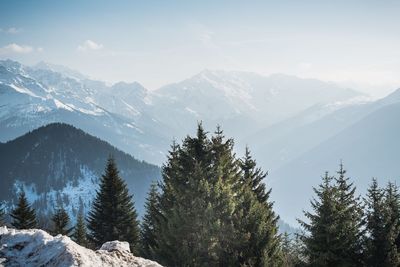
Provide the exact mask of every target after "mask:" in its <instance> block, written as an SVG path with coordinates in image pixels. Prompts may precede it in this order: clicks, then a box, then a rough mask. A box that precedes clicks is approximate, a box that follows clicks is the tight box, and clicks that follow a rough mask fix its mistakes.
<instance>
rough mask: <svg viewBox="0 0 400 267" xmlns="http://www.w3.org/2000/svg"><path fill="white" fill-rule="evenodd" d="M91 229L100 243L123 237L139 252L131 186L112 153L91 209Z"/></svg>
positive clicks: (96, 243) (96, 241)
mask: <svg viewBox="0 0 400 267" xmlns="http://www.w3.org/2000/svg"><path fill="white" fill-rule="evenodd" d="M88 229H89V231H90V233H89V238H90V241H91V242H92V243H93V244H94V246H96V247H100V246H101V245H102V244H103V243H105V242H107V241H113V240H120V241H127V242H129V244H130V248H131V251H132V252H133V253H136V252H137V246H138V241H139V223H138V221H137V213H136V210H135V207H134V204H133V201H132V196H131V195H129V192H128V188H127V186H126V183H125V182H124V181H123V179H122V178H121V177H120V176H119V172H118V169H117V166H116V163H115V161H114V159H113V158H112V157H110V158H109V159H108V161H107V166H106V169H105V174H104V175H103V176H102V178H101V181H100V189H99V190H98V191H97V195H96V198H95V200H94V202H93V206H92V210H91V211H90V212H89V218H88Z"/></svg>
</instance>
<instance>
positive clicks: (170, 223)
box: [155, 124, 279, 266]
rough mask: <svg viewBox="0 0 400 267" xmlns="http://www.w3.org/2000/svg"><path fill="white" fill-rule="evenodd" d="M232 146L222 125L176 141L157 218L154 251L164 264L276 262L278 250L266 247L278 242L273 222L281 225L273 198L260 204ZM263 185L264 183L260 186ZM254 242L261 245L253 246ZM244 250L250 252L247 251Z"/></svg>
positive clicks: (264, 192)
mask: <svg viewBox="0 0 400 267" xmlns="http://www.w3.org/2000/svg"><path fill="white" fill-rule="evenodd" d="M233 145H234V142H233V139H226V138H225V137H224V135H223V132H222V130H221V129H220V128H219V127H218V128H217V131H216V132H215V134H214V135H213V136H212V137H211V138H208V137H207V133H206V132H205V131H204V129H203V127H202V125H201V124H199V125H198V129H197V134H196V136H195V137H190V136H188V137H186V138H185V139H184V140H183V143H182V145H177V144H176V143H174V144H173V146H172V150H171V151H170V154H169V157H168V161H167V163H166V164H165V165H164V166H163V169H162V176H163V180H162V183H161V186H160V188H161V192H160V193H161V194H160V197H159V215H158V216H156V217H157V219H156V220H155V222H156V224H157V225H156V227H155V229H156V232H157V238H156V244H157V246H156V250H155V255H156V259H157V260H158V261H159V262H160V263H162V264H164V265H167V266H240V265H242V266H244V265H246V264H247V265H248V266H268V264H267V263H266V262H268V261H266V260H267V259H268V260H269V262H272V259H273V257H272V256H271V255H274V253H271V252H272V251H273V250H272V249H266V248H269V245H270V244H271V243H272V242H271V243H269V240H274V241H275V240H276V239H275V237H276V233H275V232H274V229H275V226H276V225H273V226H272V227H270V225H269V224H270V223H273V222H275V223H276V221H274V220H275V218H276V217H275V215H274V214H273V213H270V212H269V208H268V207H272V206H268V205H269V204H271V203H269V202H268V196H267V197H266V198H265V202H263V203H262V202H260V201H259V199H258V197H257V193H256V192H255V191H253V187H252V186H251V185H250V182H249V183H245V182H244V179H243V175H242V173H243V172H242V169H241V165H240V163H239V160H238V159H237V158H236V156H235V153H234V152H233ZM261 175H263V174H261ZM258 178H259V177H257V179H258ZM261 187H262V185H261V183H260V187H257V186H255V188H257V189H258V188H261ZM260 193H263V194H265V195H268V194H269V193H268V192H266V191H262V190H261V191H260ZM245 206H246V207H247V206H248V207H249V208H248V209H247V208H245ZM245 210H246V212H245ZM244 215H245V216H246V218H244V217H243V216H244ZM271 215H272V216H271ZM252 223H255V224H256V226H252V225H251V224H252ZM265 224H268V225H265ZM246 227H247V228H246ZM252 231H258V232H257V233H255V234H252ZM272 237H273V238H272ZM251 241H255V243H256V245H253V246H252V247H251V249H248V248H247V246H248V245H249V244H251ZM265 242H267V243H268V245H266V244H265ZM277 245H278V248H279V244H277ZM243 249H248V251H251V252H250V253H248V254H245V253H244V251H243ZM176 251H179V253H178V254H177V253H176ZM257 253H258V254H257ZM256 254H257V255H256ZM257 264H258V265H257ZM269 266H273V265H269Z"/></svg>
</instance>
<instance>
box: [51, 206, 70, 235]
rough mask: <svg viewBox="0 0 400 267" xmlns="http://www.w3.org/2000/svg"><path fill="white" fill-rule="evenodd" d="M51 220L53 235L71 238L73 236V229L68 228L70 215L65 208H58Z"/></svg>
mask: <svg viewBox="0 0 400 267" xmlns="http://www.w3.org/2000/svg"><path fill="white" fill-rule="evenodd" d="M51 220H52V221H53V230H52V234H53V235H59V234H60V235H66V236H69V235H70V234H71V232H72V230H73V227H71V228H68V225H69V215H68V213H67V212H66V210H65V209H64V207H59V208H57V209H56V211H55V213H54V215H53V217H52V218H51Z"/></svg>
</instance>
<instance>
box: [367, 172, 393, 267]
mask: <svg viewBox="0 0 400 267" xmlns="http://www.w3.org/2000/svg"><path fill="white" fill-rule="evenodd" d="M365 202H366V209H365V220H366V233H367V235H366V239H365V242H366V244H365V263H366V265H367V266H370V267H380V266H382V263H383V262H385V261H386V258H387V254H388V253H387V252H388V247H387V240H386V229H385V228H386V227H385V221H386V219H385V214H386V211H385V209H386V206H385V199H384V191H383V190H382V189H381V188H379V186H378V181H377V180H376V179H373V180H372V184H371V186H370V187H369V189H368V191H367V197H366V200H365Z"/></svg>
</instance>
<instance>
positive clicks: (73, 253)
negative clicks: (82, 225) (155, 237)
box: [0, 227, 162, 267]
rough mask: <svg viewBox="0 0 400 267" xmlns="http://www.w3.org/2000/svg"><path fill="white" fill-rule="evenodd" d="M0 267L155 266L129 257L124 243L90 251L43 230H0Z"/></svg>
mask: <svg viewBox="0 0 400 267" xmlns="http://www.w3.org/2000/svg"><path fill="white" fill-rule="evenodd" d="M0 266H62V267H64V266H65V267H67V266H132V267H136V266H145V267H162V266H161V265H159V264H158V263H156V262H154V261H150V260H146V259H143V258H139V257H135V256H133V255H132V253H131V252H130V249H129V244H128V243H127V242H120V241H112V242H107V243H105V244H103V246H102V247H101V249H99V250H97V251H93V250H91V249H87V248H84V247H81V246H80V245H78V244H76V243H75V242H74V241H72V240H71V239H70V238H69V237H66V236H62V235H58V236H55V237H53V236H51V235H49V234H48V233H46V232H45V231H42V230H36V229H30V230H15V229H8V228H7V227H0Z"/></svg>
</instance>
